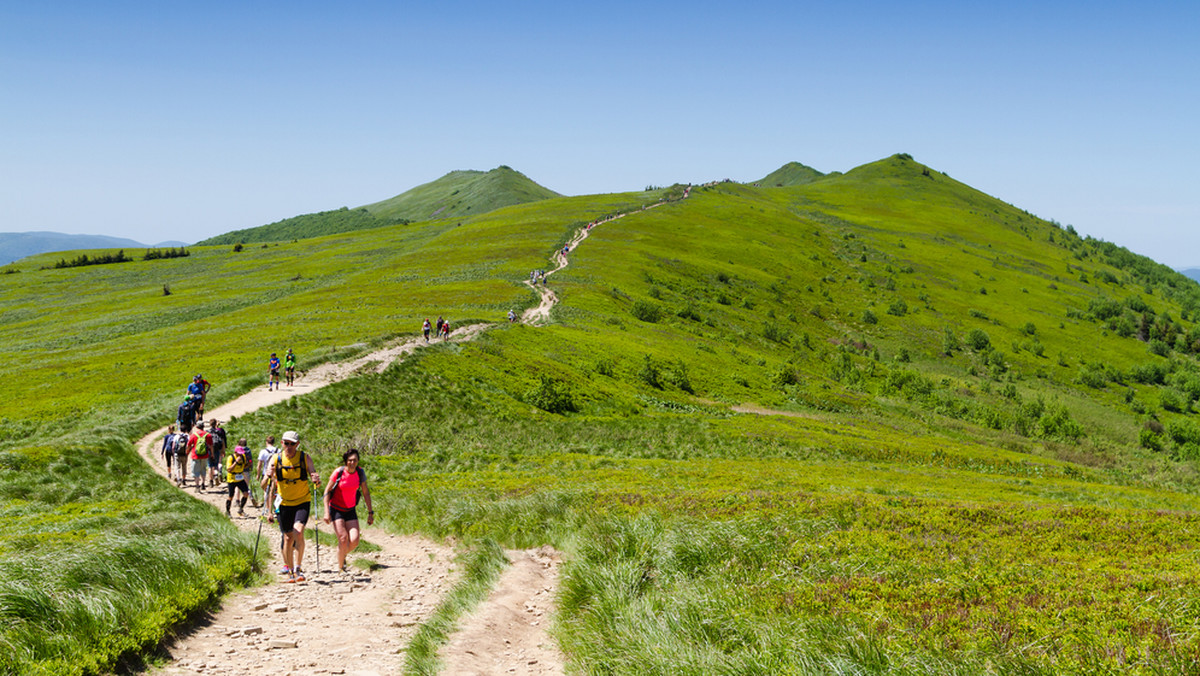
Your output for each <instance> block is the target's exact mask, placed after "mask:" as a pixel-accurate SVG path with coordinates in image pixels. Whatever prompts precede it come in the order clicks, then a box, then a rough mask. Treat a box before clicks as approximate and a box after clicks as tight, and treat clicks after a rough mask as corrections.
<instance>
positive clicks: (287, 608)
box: [138, 189, 690, 676]
mask: <svg viewBox="0 0 1200 676" xmlns="http://www.w3.org/2000/svg"><path fill="white" fill-rule="evenodd" d="M689 190H690V189H689ZM686 196H687V192H685V194H684V197H686ZM663 203H665V202H660V203H658V204H654V205H650V206H648V207H645V208H653V207H655V206H659V205H661V204H663ZM624 215H625V214H618V215H615V216H612V217H611V218H608V219H606V220H603V221H595V222H593V223H591V224H589V225H588V226H586V227H584V228H581V229H580V231H579V233H578V234H577V235H576V236H575V237H574V238H573V239H572V240H571V242H570V243H569V244H568V245H567V246H568V248H569V250H570V253H573V252H574V251H575V248H576V247H577V246H579V244H580V243H581V242H582V241H583V240H584V239H586V238H587V236H588V234H589V233H590V231H591V229H592V228H593V227H595V226H597V225H600V224H602V223H606V222H609V221H612V220H615V219H617V218H621V217H623V216H624ZM570 253H567V254H564V253H563V252H556V253H555V254H554V255H553V256H552V257H551V260H552V262H553V263H554V264H555V267H554V269H553V270H551V271H549V272H547V273H546V275H547V276H548V275H550V274H553V273H554V272H557V271H559V270H561V269H563V268H565V267H566V266H567V264H568V260H569V258H568V256H569V255H570ZM526 284H528V285H529V286H530V287H531V288H533V289H534V291H536V292H537V293H538V294H539V296H540V302H539V304H538V305H537V306H536V307H534V308H530V309H529V310H526V311H525V313H524V314H523V316H522V318H521V319H522V321H523V322H524V323H527V324H535V325H536V324H543V323H545V322H546V321H548V320H549V317H550V311H551V309H552V308H553V307H554V305H555V304H556V303H557V302H558V298H557V296H556V295H555V294H554V292H553V291H551V290H549V289H548V288H546V286H545V284H544V283H543V284H541V285H535V284H532V283H531V282H529V281H527V282H526ZM491 326H493V325H490V324H474V325H470V326H465V327H461V328H459V329H456V330H454V331H452V332H451V334H450V338H449V340H451V341H452V342H454V341H466V340H472V339H474V338H475V337H477V336H478V335H479V334H480V333H482V332H483V331H486V330H487V329H488V328H490V327H491ZM437 342H441V339H431V340H430V341H428V342H427V341H425V340H424V338H421V337H417V338H410V339H406V340H403V341H400V342H398V343H396V344H393V345H390V346H388V347H385V348H382V349H379V350H375V351H373V352H371V353H369V354H366V355H363V356H361V357H358V358H356V359H352V360H349V361H346V362H338V363H327V364H322V365H320V366H317V367H315V368H313V369H311V370H309V371H308V372H304V373H300V374H299V375H298V377H297V380H296V382H295V384H294V385H291V386H288V385H283V386H281V387H279V388H277V389H275V390H268V389H266V388H264V387H259V388H255V389H254V390H252V391H250V392H247V393H246V394H244V395H242V396H240V397H238V398H237V399H235V400H233V401H230V402H228V403H226V404H223V405H221V406H219V407H216V408H215V409H212V410H209V411H205V414H204V417H205V419H206V420H211V419H212V418H216V419H218V420H220V421H222V422H223V423H224V422H227V421H229V420H231V419H233V418H235V417H239V416H244V415H247V414H249V413H251V412H253V411H256V410H258V409H260V408H262V407H264V406H270V405H272V404H275V403H279V402H281V401H285V400H287V399H290V398H291V397H295V396H300V395H303V394H307V393H309V392H313V391H316V390H317V389H319V388H321V387H323V386H325V385H328V384H330V383H335V382H338V381H340V380H344V379H346V378H349V377H351V376H353V375H355V374H358V373H363V372H368V371H373V372H376V373H381V372H383V370H384V369H386V368H387V366H388V365H389V364H391V363H392V362H394V361H396V360H397V359H402V358H403V357H404V356H406V355H408V354H411V353H412V352H413V351H415V350H417V349H420V348H422V347H425V346H426V345H428V344H435V343H437ZM166 431H167V430H166V428H165V427H164V428H162V429H159V430H156V431H155V432H152V433H151V434H148V435H146V436H145V437H143V438H142V439H141V440H140V441H139V442H138V450H139V452H140V453H141V454H142V456H143V457H144V458H145V459H146V461H147V462H148V463H149V464H150V465H151V466H152V467H154V468H155V470H156V471H158V473H159V474H161V475H162V476H163V477H164V478H165V477H167V468H166V466H165V465H164V463H163V458H162V455H161V453H160V451H159V449H160V448H161V446H162V438H163V436H164V435H165V434H166ZM282 432H283V430H280V433H282ZM301 446H302V447H303V440H302V442H301ZM318 470H319V471H318V473H320V474H323V475H325V476H327V475H328V468H326V469H325V471H323V472H322V471H320V470H321V468H318ZM180 490H184V491H186V492H188V493H189V494H192V495H193V496H194V497H196V498H197V499H199V500H201V501H203V502H206V503H208V504H210V505H212V506H213V507H214V508H216V509H218V510H220V511H224V508H225V498H226V496H227V492H226V491H225V490H224V487H223V486H221V487H220V489H208V490H205V489H202V488H201V489H197V488H196V487H195V486H191V485H188V486H185V487H183V488H180ZM257 492H258V494H259V497H260V498H261V490H258V491H257ZM246 507H247V513H246V515H245V516H239V515H238V514H237V513H236V503H235V504H234V510H235V513H234V516H233V517H232V520H233V522H234V523H235V524H236V525H237V526H238V527H239V528H241V529H243V530H245V531H248V532H253V533H255V534H256V536H257V538H258V539H257V546H258V548H259V549H260V550H265V551H269V552H272V554H273V556H272V557H271V560H272V564H271V566H272V569H273V570H274V569H277V568H279V567H280V566H282V563H281V562H280V561H281V559H280V557H279V555H278V549H279V544H280V533H279V530H278V527H277V526H276V525H275V524H272V523H266V522H265V519H263V518H262V517H263V515H264V514H265V513H264V512H263V511H262V510H261V509H251V505H250V504H249V503H247V505H246ZM379 516H380V517H381V518H385V519H386V516H385V515H379ZM362 523H363V524H364V526H365V522H362ZM314 527H315V528H317V529H319V530H322V531H324V532H325V534H326V535H328V534H330V533H331V532H332V529H331V527H330V526H328V525H326V524H324V523H323V522H322V523H318V522H317V520H316V519H311V520H310V522H309V526H308V528H309V529H310V530H312V529H313V528H314ZM363 539H364V541H368V542H370V543H371V544H374V545H377V546H378V547H379V550H378V551H372V552H364V551H363V547H360V548H359V550H358V551H357V552H355V553H354V554H352V555H351V556H350V558H349V561H350V562H354V563H355V565H352V566H351V570H352V571H353V572H352V573H350V574H345V573H339V572H336V571H334V570H333V569H334V566H335V561H336V559H335V557H336V550H335V549H334V547H333V546H328V545H326V546H322V547H321V548H320V553H319V555H320V565H319V566H318V561H317V558H318V552H317V548H316V546H314V544H313V543H312V542H309V543H308V546H307V548H306V551H305V556H304V563H303V568H304V570H305V575H306V577H307V580H306V581H305V582H301V583H295V584H288V583H283V582H282V581H281V582H280V583H278V584H271V585H266V586H262V587H256V588H251V589H247V590H243V591H241V592H237V593H234V594H230V595H229V596H227V597H226V598H225V599H224V601H223V603H222V606H221V607H220V608H219V609H218V610H215V611H213V612H210V613H208V614H206V615H205V616H204V617H202V618H200V619H199V620H198V621H197V622H196V623H194V624H193V625H192V626H190V627H188V628H186V629H184V630H181V633H180V634H179V635H178V636H176V638H175V640H174V641H172V642H171V643H169V644H168V645H166V646H164V649H165V651H166V653H167V655H168V656H169V661H168V663H167V664H165V665H164V666H162V667H159V668H157V669H156V670H155V672H156V673H162V674H238V675H239V676H240V675H245V674H297V675H299V674H351V675H355V674H356V675H359V676H368V675H372V674H395V673H400V672H401V671H402V669H403V665H404V659H405V651H406V647H407V645H408V642H409V640H411V638H412V636H413V635H414V634H415V633H416V631H417V628H418V627H419V626H420V625H421V624H422V623H423V622H425V621H426V620H428V619H429V617H430V616H431V615H432V613H433V612H434V610H435V609H436V608H437V607H438V605H439V604H440V603H441V601H442V599H443V597H444V595H445V593H446V592H447V591H448V590H449V589H450V588H451V587H452V586H453V585H454V584H455V582H456V581H457V579H458V578H457V570H456V568H455V566H454V564H453V557H454V554H455V552H454V551H453V549H451V548H450V547H448V546H446V545H445V544H442V543H438V542H434V541H432V540H429V539H427V538H423V537H420V536H415V535H392V534H390V533H387V532H386V531H384V530H383V529H382V528H380V527H378V526H374V527H366V528H365V529H364V533H363ZM506 554H507V556H508V559H509V561H510V562H511V563H512V565H511V566H509V567H508V568H507V569H506V570H505V572H504V573H503V574H502V575H501V577H500V580H499V581H498V582H497V584H496V585H495V587H494V588H493V589H492V592H491V594H490V595H489V597H488V599H487V600H485V601H484V602H483V603H481V604H480V605H479V607H478V608H476V609H475V610H474V612H472V613H471V614H469V615H467V616H466V617H464V618H462V619H461V620H460V623H459V628H458V631H457V632H456V633H455V634H454V635H452V636H451V637H450V640H449V641H448V643H447V644H446V645H445V646H443V648H442V650H441V651H440V652H439V658H440V659H441V661H442V665H443V673H447V674H506V675H507V674H536V675H539V676H541V675H547V676H549V675H557V674H562V673H563V658H562V655H561V654H560V653H559V651H558V648H557V646H556V644H555V643H554V641H553V640H552V639H551V638H550V636H549V634H548V631H547V630H548V628H549V624H550V618H551V617H552V615H553V613H554V598H555V594H556V592H557V584H558V567H559V564H560V562H561V556H560V555H559V553H558V552H557V551H555V550H554V549H553V548H551V547H542V548H539V549H534V550H519V551H509V552H506ZM280 579H281V580H282V578H280Z"/></svg>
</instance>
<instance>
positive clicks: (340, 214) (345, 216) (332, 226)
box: [197, 165, 562, 245]
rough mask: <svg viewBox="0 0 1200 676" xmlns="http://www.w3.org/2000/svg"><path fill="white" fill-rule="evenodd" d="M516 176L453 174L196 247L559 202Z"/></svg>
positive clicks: (499, 171)
mask: <svg viewBox="0 0 1200 676" xmlns="http://www.w3.org/2000/svg"><path fill="white" fill-rule="evenodd" d="M561 196H562V195H560V194H558V193H556V192H554V191H553V190H550V189H549V188H545V187H543V186H541V185H538V184H537V183H536V182H534V181H532V180H530V179H529V178H528V177H527V176H525V175H524V174H522V173H521V172H519V171H516V170H514V169H512V168H511V167H507V166H503V165H502V166H499V167H497V168H495V169H492V170H491V171H472V170H467V171H452V172H450V173H448V174H446V175H445V176H442V177H441V178H439V179H437V180H435V181H431V182H429V183H425V184H422V185H419V186H417V187H415V188H412V189H411V190H408V191H406V192H403V193H400V194H399V195H396V196H395V197H390V198H388V199H386V200H382V201H380V202H374V203H372V204H368V205H366V206H361V207H357V208H354V209H350V208H347V207H342V208H340V209H334V210H331V211H321V212H317V213H315V214H303V215H300V216H293V217H291V218H285V219H283V220H280V221H276V222H274V223H270V224H267V225H261V226H258V227H254V228H246V229H243V230H234V231H232V232H227V233H224V234H222V235H217V236H216V237H210V238H208V239H206V240H203V241H201V242H197V244H200V245H209V244H214V245H215V244H236V243H238V242H242V243H251V242H278V241H285V240H292V239H304V238H306V237H320V236H322V235H334V234H338V233H343V232H350V231H354V230H365V229H368V228H378V227H382V226H385V225H397V224H405V223H412V222H416V221H428V220H432V219H435V218H454V217H461V216H475V215H478V214H483V213H487V212H489V211H493V210H495V209H500V208H502V207H507V206H513V205H516V204H525V203H527V202H536V201H539V200H544V199H550V198H552V197H561Z"/></svg>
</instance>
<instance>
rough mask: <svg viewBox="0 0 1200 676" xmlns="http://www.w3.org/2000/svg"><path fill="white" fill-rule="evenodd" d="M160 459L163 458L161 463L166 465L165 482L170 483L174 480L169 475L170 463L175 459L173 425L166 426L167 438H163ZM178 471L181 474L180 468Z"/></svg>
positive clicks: (171, 475)
mask: <svg viewBox="0 0 1200 676" xmlns="http://www.w3.org/2000/svg"><path fill="white" fill-rule="evenodd" d="M162 457H163V462H164V463H166V465H167V480H168V481H170V480H171V479H173V478H174V476H173V474H172V473H171V461H172V460H174V459H175V426H174V425H167V436H165V437H163V443H162ZM179 471H180V472H183V468H182V467H181V468H179Z"/></svg>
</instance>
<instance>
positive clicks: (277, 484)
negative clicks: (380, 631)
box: [263, 430, 321, 582]
mask: <svg viewBox="0 0 1200 676" xmlns="http://www.w3.org/2000/svg"><path fill="white" fill-rule="evenodd" d="M320 481H321V477H320V476H319V475H318V474H317V472H316V468H315V467H314V466H313V461H312V457H311V456H309V455H308V454H307V453H304V452H303V451H301V450H300V435H299V434H297V433H296V432H295V431H292V430H289V431H287V432H284V433H283V451H282V452H281V453H277V454H275V456H274V457H273V458H271V463H270V465H269V466H268V467H267V476H266V478H264V479H263V488H264V489H265V488H266V487H267V486H268V485H270V486H272V487H273V491H272V492H273V493H274V492H277V493H278V494H279V497H280V505H279V530H280V532H281V533H283V569H284V571H285V572H284V575H286V576H287V579H285V580H284V582H303V581H304V579H305V578H304V571H303V568H302V565H301V564H302V563H303V561H304V528H305V526H307V525H308V517H309V514H310V512H311V511H312V496H311V493H312V490H313V486H314V485H316V484H317V483H320ZM293 548H294V551H293Z"/></svg>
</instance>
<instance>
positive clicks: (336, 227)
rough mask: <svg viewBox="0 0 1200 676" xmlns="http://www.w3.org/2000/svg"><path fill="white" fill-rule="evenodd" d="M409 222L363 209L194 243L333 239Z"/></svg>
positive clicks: (293, 219)
mask: <svg viewBox="0 0 1200 676" xmlns="http://www.w3.org/2000/svg"><path fill="white" fill-rule="evenodd" d="M407 222H408V221H406V220H404V219H402V218H377V217H375V216H374V215H373V214H371V213H370V212H369V211H367V210H366V209H363V208H362V207H359V208H357V209H347V208H346V207H342V208H341V209H334V210H332V211H319V212H317V213H315V214H303V215H300V216H293V217H291V218H285V219H283V220H279V221H275V222H274V223H268V224H267V225H260V226H258V227H256V228H245V229H243V230H232V231H230V232H227V233H225V234H222V235H217V236H216V237H209V238H208V239H206V240H203V241H200V242H197V243H196V244H197V245H199V246H216V245H221V244H239V243H240V244H255V243H262V242H284V241H288V240H294V239H306V238H309V237H320V236H322V235H336V234H339V233H343V232H352V231H354V230H367V229H369V228H379V227H383V226H385V225H402V224H404V223H407Z"/></svg>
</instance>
